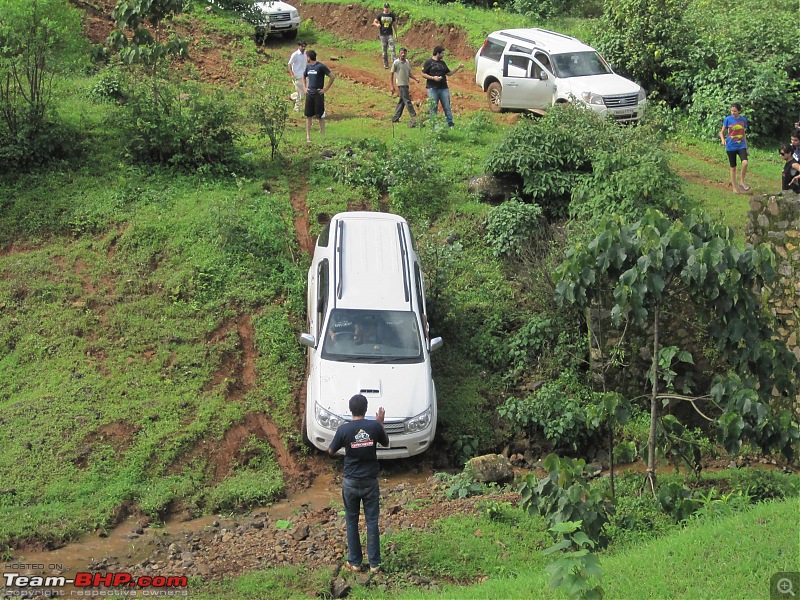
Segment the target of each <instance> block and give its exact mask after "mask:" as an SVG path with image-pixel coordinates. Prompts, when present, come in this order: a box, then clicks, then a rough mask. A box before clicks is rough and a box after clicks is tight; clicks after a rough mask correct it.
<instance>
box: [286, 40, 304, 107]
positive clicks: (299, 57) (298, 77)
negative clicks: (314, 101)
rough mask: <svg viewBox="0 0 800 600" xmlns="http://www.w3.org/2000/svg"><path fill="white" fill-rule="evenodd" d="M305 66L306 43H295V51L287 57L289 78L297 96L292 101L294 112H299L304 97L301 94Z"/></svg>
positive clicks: (302, 93)
mask: <svg viewBox="0 0 800 600" xmlns="http://www.w3.org/2000/svg"><path fill="white" fill-rule="evenodd" d="M307 64H308V59H307V58H306V43H305V42H297V50H295V51H294V52H292V55H291V56H290V57H289V76H290V77H291V78H292V83H294V91H295V93H296V94H297V98H295V100H294V110H295V112H299V111H300V107H301V106H303V98H304V97H305V92H303V75H304V74H305V72H306V65H307Z"/></svg>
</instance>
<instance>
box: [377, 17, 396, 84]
mask: <svg viewBox="0 0 800 600" xmlns="http://www.w3.org/2000/svg"><path fill="white" fill-rule="evenodd" d="M395 21H397V17H396V16H395V14H394V13H393V12H392V11H391V9H390V8H389V4H388V3H386V4H384V5H383V12H382V13H378V14H377V15H376V17H375V20H374V21H372V24H373V25H374V26H375V27H377V28H378V37H379V38H380V39H381V50H383V68H384V69H388V68H389V51H391V53H392V62H394V61H396V60H397V55H396V54H395V53H394V35H395V26H394V24H395Z"/></svg>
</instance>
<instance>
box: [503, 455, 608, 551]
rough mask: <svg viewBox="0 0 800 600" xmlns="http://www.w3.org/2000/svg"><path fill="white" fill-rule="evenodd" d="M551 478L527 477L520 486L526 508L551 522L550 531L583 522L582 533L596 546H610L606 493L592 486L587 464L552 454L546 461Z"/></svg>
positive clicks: (548, 476) (545, 466)
mask: <svg viewBox="0 0 800 600" xmlns="http://www.w3.org/2000/svg"><path fill="white" fill-rule="evenodd" d="M542 467H543V468H544V469H546V470H547V473H548V474H547V476H546V477H543V478H542V479H539V480H537V478H536V476H535V475H527V476H526V477H525V479H524V480H523V481H522V483H520V485H519V491H520V494H521V502H522V507H523V508H525V509H527V510H528V512H529V513H531V514H533V513H536V514H539V515H541V516H543V517H544V518H545V519H547V522H548V524H549V525H550V527H555V526H557V525H559V524H560V523H565V522H569V521H581V530H582V531H583V532H584V533H585V534H586V535H587V536H588V538H589V539H591V540H592V541H593V542H595V543H596V544H598V545H600V546H601V547H602V546H605V544H606V543H607V541H608V540H607V539H606V536H605V535H604V533H603V530H604V528H605V526H606V524H607V523H608V522H609V518H610V515H611V514H613V505H612V504H611V502H610V501H609V499H608V497H607V495H606V493H605V492H604V491H603V490H601V489H600V488H599V487H597V486H593V485H591V484H590V482H589V473H588V471H587V469H586V461H584V460H582V459H571V458H559V457H558V456H557V455H556V454H549V455H548V456H547V457H545V459H544V460H543V461H542Z"/></svg>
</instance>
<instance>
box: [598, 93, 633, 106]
mask: <svg viewBox="0 0 800 600" xmlns="http://www.w3.org/2000/svg"><path fill="white" fill-rule="evenodd" d="M603 102H605V104H606V106H607V107H608V108H626V107H629V106H636V105H637V104H639V94H626V95H624V96H603Z"/></svg>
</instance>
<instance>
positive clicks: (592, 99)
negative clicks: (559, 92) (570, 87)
mask: <svg viewBox="0 0 800 600" xmlns="http://www.w3.org/2000/svg"><path fill="white" fill-rule="evenodd" d="M581 100H583V101H584V102H586V104H598V105H600V106H605V104H606V103H605V102H604V101H603V97H602V96H601V95H600V94H595V93H594V92H581Z"/></svg>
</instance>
